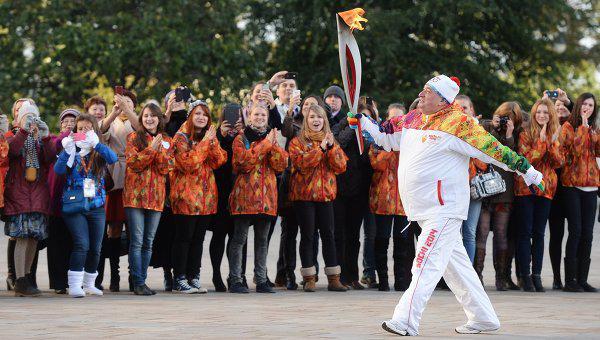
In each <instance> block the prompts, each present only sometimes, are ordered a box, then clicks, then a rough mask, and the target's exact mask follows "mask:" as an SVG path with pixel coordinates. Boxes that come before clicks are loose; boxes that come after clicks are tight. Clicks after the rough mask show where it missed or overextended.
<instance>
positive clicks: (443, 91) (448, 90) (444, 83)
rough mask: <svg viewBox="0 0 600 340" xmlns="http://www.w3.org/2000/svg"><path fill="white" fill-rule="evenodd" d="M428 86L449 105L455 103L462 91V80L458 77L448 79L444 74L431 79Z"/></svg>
mask: <svg viewBox="0 0 600 340" xmlns="http://www.w3.org/2000/svg"><path fill="white" fill-rule="evenodd" d="M427 85H429V87H431V88H432V89H433V90H434V91H435V92H436V93H437V94H438V95H439V96H440V97H442V98H444V99H445V100H446V101H447V102H448V103H452V102H454V98H456V96H457V95H458V92H459V91H460V80H458V78H456V77H448V76H446V75H443V74H442V75H439V76H436V77H433V78H431V79H430V80H429V81H428V82H427Z"/></svg>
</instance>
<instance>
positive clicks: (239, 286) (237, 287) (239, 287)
mask: <svg viewBox="0 0 600 340" xmlns="http://www.w3.org/2000/svg"><path fill="white" fill-rule="evenodd" d="M229 292H230V293H237V294H248V293H249V290H248V288H246V286H244V284H243V283H242V282H235V283H232V284H231V285H230V286H229Z"/></svg>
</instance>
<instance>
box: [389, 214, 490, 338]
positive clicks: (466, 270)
mask: <svg viewBox="0 0 600 340" xmlns="http://www.w3.org/2000/svg"><path fill="white" fill-rule="evenodd" d="M418 223H419V225H420V226H421V229H422V230H421V235H419V238H418V241H417V247H416V256H415V260H414V261H413V267H412V281H411V283H410V286H409V288H408V289H407V290H406V292H405V293H404V294H403V295H402V298H400V302H399V303H398V305H397V306H396V309H395V310H394V316H393V318H392V320H393V321H394V323H395V324H396V325H397V326H398V327H399V328H400V329H406V330H407V332H408V333H409V334H410V335H418V334H419V322H420V321H421V315H422V314H423V310H424V309H425V305H426V304H427V301H428V300H429V298H430V297H431V294H432V293H433V291H434V289H435V287H436V285H437V283H438V281H439V280H440V278H441V277H442V275H443V276H444V280H445V281H446V284H448V287H450V289H451V290H452V292H453V293H454V295H456V299H457V300H458V302H459V303H460V304H461V305H462V307H463V309H464V311H465V313H466V314H467V318H468V322H467V325H468V326H470V327H472V328H474V329H479V330H490V329H497V328H499V327H500V321H499V320H498V317H497V316H496V312H495V311H494V308H493V307H492V304H491V302H490V299H489V298H488V296H487V294H486V293H485V291H484V290H483V286H482V285H481V282H480V281H479V278H478V276H477V273H475V270H474V269H473V265H472V264H471V261H470V260H469V257H468V256H467V252H466V250H465V247H464V245H463V242H462V237H461V233H460V230H461V226H462V220H459V219H448V218H437V219H430V220H423V221H418Z"/></svg>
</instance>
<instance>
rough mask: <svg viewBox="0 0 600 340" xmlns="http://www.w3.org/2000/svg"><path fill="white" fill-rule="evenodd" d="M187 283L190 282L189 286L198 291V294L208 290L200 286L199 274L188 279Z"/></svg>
mask: <svg viewBox="0 0 600 340" xmlns="http://www.w3.org/2000/svg"><path fill="white" fill-rule="evenodd" d="M188 283H189V284H190V286H192V288H195V289H196V290H197V291H198V294H206V293H208V290H207V289H206V288H202V286H201V285H200V275H196V277H194V278H192V279H191V280H188Z"/></svg>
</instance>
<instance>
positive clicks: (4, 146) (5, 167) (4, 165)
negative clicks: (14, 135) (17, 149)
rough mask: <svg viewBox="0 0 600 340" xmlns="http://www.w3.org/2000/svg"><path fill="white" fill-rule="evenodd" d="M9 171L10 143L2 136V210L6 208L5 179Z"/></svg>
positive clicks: (0, 159)
mask: <svg viewBox="0 0 600 340" xmlns="http://www.w3.org/2000/svg"><path fill="white" fill-rule="evenodd" d="M7 171H8V142H7V141H6V139H5V138H4V137H2V136H1V135H0V208H3V207H4V177H5V176H6V172H7Z"/></svg>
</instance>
